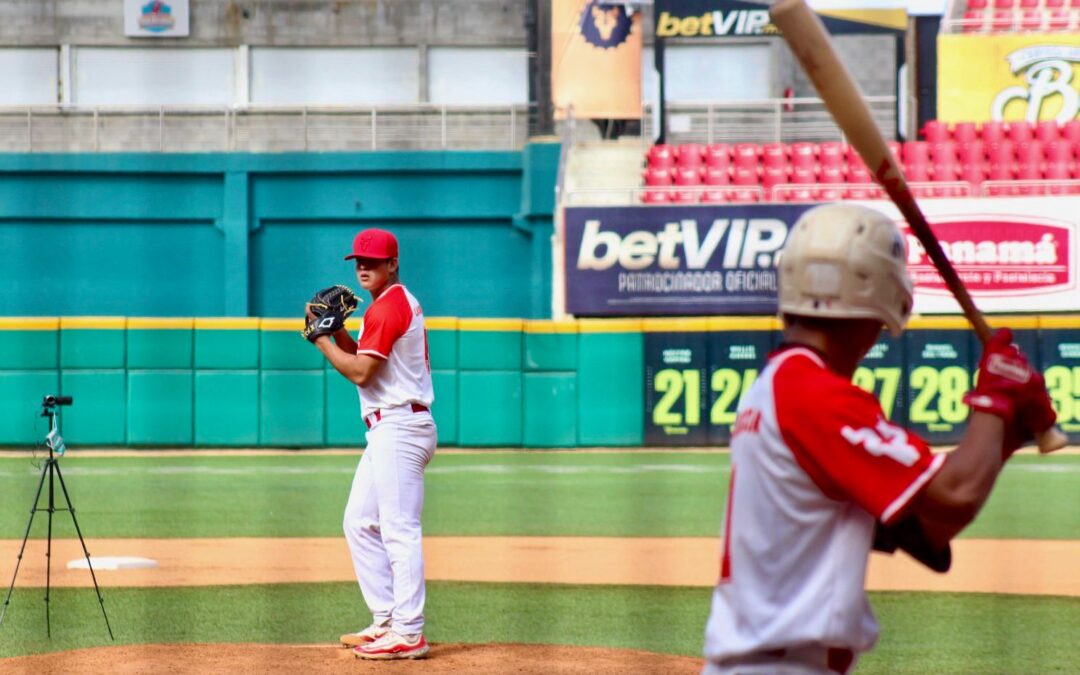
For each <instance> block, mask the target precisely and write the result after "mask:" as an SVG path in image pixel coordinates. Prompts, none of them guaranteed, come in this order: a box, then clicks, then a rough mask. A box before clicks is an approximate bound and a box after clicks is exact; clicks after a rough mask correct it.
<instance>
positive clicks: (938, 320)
mask: <svg viewBox="0 0 1080 675" xmlns="http://www.w3.org/2000/svg"><path fill="white" fill-rule="evenodd" d="M907 327H908V329H920V328H922V329H926V328H937V329H943V330H954V329H957V330H958V329H963V328H968V329H970V328H971V324H969V323H968V321H967V319H965V318H964V317H962V316H913V317H911V320H910V321H908V325H907Z"/></svg>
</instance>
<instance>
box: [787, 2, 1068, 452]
mask: <svg viewBox="0 0 1080 675" xmlns="http://www.w3.org/2000/svg"><path fill="white" fill-rule="evenodd" d="M769 14H770V15H772V20H773V23H774V24H776V27H777V28H779V29H780V31H781V33H782V34H783V36H784V39H785V40H786V41H787V43H788V45H789V46H790V47H791V51H792V53H794V54H795V57H796V58H797V59H798V60H799V63H801V64H802V67H803V70H805V71H806V75H807V76H808V77H809V78H810V81H811V82H813V83H814V88H815V89H817V91H818V94H819V95H820V96H821V100H822V101H823V102H824V103H825V107H826V108H828V110H829V112H830V113H831V114H832V116H833V119H834V120H836V124H837V126H839V127H840V129H841V130H842V131H843V132H844V135H845V136H846V137H847V141H848V143H850V144H851V145H852V146H853V147H854V148H855V150H856V151H858V153H859V156H860V157H862V159H863V161H864V162H866V166H867V167H868V168H869V169H870V171H871V173H873V175H874V178H875V179H877V182H878V183H879V184H880V185H881V187H882V188H884V189H885V193H886V194H888V195H889V199H890V200H892V203H893V204H895V205H896V208H898V209H899V210H900V213H901V214H902V215H903V216H904V219H905V220H906V221H907V223H908V226H909V227H910V228H911V231H912V233H913V234H914V235H915V236H916V237H918V239H919V242H920V243H922V245H923V248H925V249H926V253H927V255H929V256H930V260H931V261H932V262H933V263H934V267H935V268H937V271H938V273H939V274H941V278H942V279H943V280H944V281H945V285H946V286H947V287H948V289H949V291H950V292H951V293H952V294H953V297H955V298H956V301H957V303H959V305H960V308H961V309H962V310H963V312H964V316H965V317H967V320H968V322H969V323H971V327H972V328H973V329H974V330H975V334H976V335H977V336H978V338H979V341H980V342H982V343H983V344H985V343H986V342H987V341H988V340H989V339H990V336H991V334H992V331H991V329H990V326H989V324H987V322H986V319H985V318H984V317H983V315H982V312H980V311H979V309H978V307H976V306H975V302H974V301H973V300H972V299H971V294H970V293H968V290H967V287H965V286H964V282H963V281H962V280H961V279H960V276H959V275H958V274H957V273H956V270H955V269H954V268H953V266H952V263H950V262H949V259H948V258H946V257H945V252H944V251H942V250H941V244H940V243H938V240H937V237H936V236H935V235H934V232H933V230H931V229H930V224H929V223H928V222H927V221H926V216H924V215H923V212H922V209H920V208H919V205H918V203H917V202H916V201H915V197H914V195H912V193H911V189H910V188H909V187H908V184H907V180H906V179H905V178H904V173H903V171H901V169H900V164H899V163H898V162H897V161H896V158H895V157H893V154H892V152H891V151H890V150H889V146H888V145H887V144H886V142H885V137H884V136H883V135H882V133H881V130H880V129H879V128H878V126H877V123H876V122H875V121H874V118H873V116H872V115H871V114H870V108H868V107H867V105H866V102H865V101H864V100H863V97H862V93H861V92H860V91H859V88H858V85H856V84H855V80H854V79H853V78H852V77H851V74H850V73H849V72H848V71H847V68H845V67H844V64H843V63H841V61H840V57H839V56H837V54H836V50H835V49H834V48H833V45H832V41H831V40H830V39H829V34H828V33H827V32H826V31H825V26H824V25H823V24H822V22H821V19H820V18H819V17H818V15H817V14H815V13H814V11H813V10H811V9H810V7H809V6H807V4H806V2H805V0H780V1H779V2H777V3H776V4H775V5H773V6H772V8H771V9H770V10H769ZM1038 442H1039V452H1042V453H1047V452H1053V451H1054V450H1057V449H1059V448H1061V447H1064V446H1065V445H1066V444H1067V442H1068V439H1067V438H1066V436H1065V434H1064V433H1062V432H1061V430H1060V429H1058V428H1057V427H1056V426H1055V427H1050V428H1049V429H1047V430H1046V431H1044V432H1043V433H1042V434H1040V435H1039V438H1038Z"/></svg>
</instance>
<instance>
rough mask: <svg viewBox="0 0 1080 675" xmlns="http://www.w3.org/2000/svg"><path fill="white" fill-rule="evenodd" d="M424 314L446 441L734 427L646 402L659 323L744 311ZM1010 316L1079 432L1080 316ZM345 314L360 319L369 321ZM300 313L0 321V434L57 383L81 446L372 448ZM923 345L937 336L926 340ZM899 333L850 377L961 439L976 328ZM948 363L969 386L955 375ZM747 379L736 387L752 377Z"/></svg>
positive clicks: (5, 439)
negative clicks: (681, 418)
mask: <svg viewBox="0 0 1080 675" xmlns="http://www.w3.org/2000/svg"><path fill="white" fill-rule="evenodd" d="M995 320H997V319H995ZM427 321H428V329H429V330H428V334H429V354H430V358H431V367H432V376H433V381H434V387H435V395H436V400H435V405H434V406H433V414H434V416H435V419H436V422H437V423H438V426H439V443H440V444H441V445H443V446H466V447H504V446H505V447H516V446H523V447H537V448H545V447H582V446H641V445H645V444H647V443H648V444H657V445H665V446H666V445H687V444H691V445H709V444H724V442H725V441H724V440H720V439H718V437H716V436H715V435H714V434H712V433H709V434H703V433H699V434H697V435H696V436H695V435H694V433H693V432H694V431H695V428H694V427H702V426H711V427H722V426H725V425H729V423H730V421H729V422H722V421H721V420H715V421H710V411H712V410H713V409H714V405H713V401H712V399H711V398H709V397H708V396H706V395H705V393H700V392H699V393H698V394H696V395H695V396H694V397H693V400H694V401H696V403H695V405H697V406H698V407H699V409H698V414H697V415H695V416H694V419H695V421H694V422H693V423H689V422H687V423H686V424H685V425H684V426H686V427H687V428H683V429H674V431H678V432H679V434H681V435H674V436H671V437H670V438H666V439H665V438H661V439H660V440H656V437H655V436H654V437H649V436H647V434H648V433H649V431H648V430H649V428H650V425H652V426H655V420H656V413H657V410H658V409H659V407H660V406H663V409H664V411H672V410H679V411H682V410H684V409H688V408H689V406H690V403H689V400H690V398H689V397H688V395H687V392H686V390H683V391H682V393H679V394H678V395H677V396H675V397H674V398H670V397H668V396H666V395H665V396H664V397H663V398H660V397H657V396H652V397H651V398H652V400H651V402H650V400H649V394H651V393H654V392H652V389H653V383H652V382H650V380H649V375H648V369H649V364H650V363H655V362H656V361H657V355H656V354H651V353H650V351H649V350H650V347H649V345H650V343H651V342H652V343H655V342H656V340H655V339H654V338H656V337H658V336H659V337H663V336H668V337H669V338H671V337H672V336H679V337H680V339H682V340H683V341H686V340H689V341H691V342H693V340H694V339H696V337H697V338H701V340H698V342H700V343H701V344H705V339H708V340H712V341H715V342H716V344H718V345H721V346H722V347H723V348H722V349H720V350H719V352H718V353H719V354H721V355H722V354H724V353H726V351H727V347H726V346H727V345H732V344H737V343H743V342H745V341H746V336H745V335H742V336H741V337H740V335H739V331H738V330H733V329H731V328H721V326H724V325H729V324H733V323H736V321H735V320H731V319H728V320H725V319H724V318H722V317H713V318H711V319H700V318H698V319H648V320H640V319H581V320H578V321H567V322H553V321H546V320H522V319H470V318H462V319H456V318H437V317H436V318H429V319H428V320H427ZM747 321H748V319H745V318H743V319H739V320H738V322H741V323H746V322H747ZM770 321H771V320H770V319H763V320H762V321H761V323H763V324H766V323H769V322H770ZM1002 321H1004V323H1008V324H1009V325H1012V326H1013V327H1014V328H1015V329H1016V336H1017V341H1018V342H1019V343H1020V344H1021V345H1022V347H1023V349H1024V351H1025V353H1027V354H1029V355H1030V356H1031V358H1032V361H1033V363H1035V364H1036V365H1037V366H1038V367H1039V368H1040V369H1041V370H1042V371H1043V373H1044V374H1045V376H1046V380H1047V385H1048V388H1049V390H1050V393H1051V398H1052V400H1053V401H1054V405H1055V409H1056V410H1057V412H1058V414H1059V425H1060V427H1061V428H1062V429H1063V430H1064V431H1065V432H1066V433H1068V434H1069V435H1070V438H1071V439H1072V440H1073V442H1076V441H1077V440H1080V316H1072V317H1068V316H1055V317H1023V318H1010V319H1007V320H1002ZM772 323H776V322H775V321H772ZM349 326H350V329H352V330H355V329H356V328H357V327H358V321H357V320H350V324H349ZM301 327H302V321H301V320H300V319H256V318H233V319H229V318H214V319H175V318H174V319H168V318H162V319H153V318H128V319H125V318H109V317H67V318H63V319H57V318H46V317H41V318H19V319H13V318H2V317H0V445H3V446H28V445H32V444H35V443H37V442H39V441H40V440H41V439H42V438H43V437H44V435H45V432H46V431H47V430H46V428H45V421H44V420H43V419H42V418H41V417H40V416H39V413H40V403H41V399H42V397H43V396H45V395H47V394H57V393H59V394H63V395H70V396H74V398H75V404H74V405H73V406H71V407H70V408H64V409H63V416H62V424H63V426H62V431H63V433H64V436H65V438H66V439H67V440H68V442H69V443H70V444H71V445H72V446H73V447H79V446H125V445H127V446H140V447H141V446H172V447H185V446H200V447H220V446H236V447H257V446H268V447H317V446H357V445H361V444H363V441H364V427H363V423H362V422H361V420H360V415H359V403H358V399H357V393H356V388H355V387H354V386H352V385H351V384H350V383H349V382H347V381H346V380H345V379H344V378H343V377H341V376H340V375H339V374H338V373H337V372H336V371H334V370H333V369H332V368H330V367H328V365H327V364H326V362H325V360H324V359H323V358H322V356H321V355H320V354H319V352H318V350H316V349H315V348H314V347H312V346H311V345H309V344H308V343H307V342H306V341H305V340H303V339H302V338H301V336H300V335H299V332H300V329H301ZM755 330H759V331H766V332H768V331H774V330H775V327H771V326H765V325H763V326H759V327H758V328H756V329H755ZM743 332H744V333H745V330H744V331H743ZM695 336H696V337H695ZM772 337H773V338H774V339H773V341H775V338H776V337H777V336H776V335H772ZM929 343H934V344H935V345H936V347H937V348H936V349H934V350H929V351H927V350H926V349H925V348H924V347H925V345H926V344H929ZM661 346H662V345H661ZM893 347H894V349H895V352H894V354H895V357H896V358H895V360H893V361H891V362H889V363H888V364H885V363H876V362H874V360H873V358H872V357H871V358H868V360H867V361H866V362H864V364H863V365H864V366H865V368H861V369H860V370H865V371H866V372H865V373H859V372H857V373H856V378H855V380H856V383H858V384H860V386H867V387H868V388H869V387H872V388H873V389H874V391H875V392H876V393H877V395H878V396H879V397H880V398H881V400H882V401H884V402H885V406H886V408H887V410H886V413H887V414H889V415H890V416H891V417H892V418H893V419H895V420H897V421H898V422H900V423H901V424H904V425H905V426H908V427H910V428H912V429H913V430H915V431H916V432H917V433H919V434H920V435H922V436H923V437H925V438H927V439H929V440H932V441H934V442H938V443H951V442H955V441H956V440H957V439H958V438H959V436H960V434H962V432H963V425H964V422H965V421H966V417H967V413H966V408H965V409H963V410H960V409H959V408H958V403H957V402H958V401H960V400H961V397H962V394H963V392H964V391H965V390H966V389H967V387H968V386H969V383H970V382H971V380H972V372H973V369H974V363H975V360H974V355H975V353H976V352H977V351H978V348H977V346H976V345H974V344H973V338H972V336H971V333H970V331H969V330H967V328H966V325H965V324H964V323H963V321H962V320H961V319H959V318H956V317H940V318H933V319H917V320H915V321H913V325H912V327H911V329H910V330H908V331H907V332H906V333H905V334H904V336H903V338H902V339H901V340H899V341H897V342H895V343H894V344H893ZM950 347H952V348H955V349H954V351H955V353H956V354H957V356H956V357H952V356H950V357H948V358H947V359H945V360H943V361H942V362H941V363H940V364H934V363H933V360H932V359H931V361H929V362H927V360H926V358H924V355H925V354H931V355H936V354H942V353H944V352H948V351H949V348H950ZM655 348H656V345H655V344H654V345H653V347H652V349H655ZM714 351H715V350H714ZM965 355H966V356H965ZM761 356H762V357H763V356H764V350H763V351H762V353H761ZM935 358H936V357H935ZM744 366H745V367H748V368H754V369H757V368H760V359H755V360H754V361H753V362H747V363H745V364H742V365H740V364H737V363H722V362H721V361H715V360H714V361H713V362H708V363H705V362H702V364H701V366H700V367H701V368H703V369H704V371H705V372H703V373H701V374H700V375H699V376H698V377H697V378H696V380H695V381H697V382H699V383H702V386H703V387H708V386H711V385H708V384H707V383H711V382H715V379H714V378H713V377H711V375H712V373H713V372H714V371H715V370H716V369H717V368H720V367H724V368H737V367H738V368H741V367H744ZM654 367H655V366H654ZM679 369H680V372H683V371H684V370H685V368H684V367H683V366H679ZM950 369H951V370H954V371H957V373H959V374H961V375H962V379H963V382H962V383H957V382H952V383H951V384H950V381H951V380H952V379H955V378H951V377H948V376H947V375H948V372H947V371H949V370H950ZM960 371H963V372H962V373H960ZM755 372H756V370H755ZM739 380H740V382H741V383H742V384H741V385H740V386H743V385H746V383H748V382H749V381H750V380H748V379H747V378H745V377H743V378H739ZM725 386H726V385H725ZM746 386H748V385H746ZM663 393H666V392H663ZM735 402H736V400H735V399H734V398H732V399H730V401H729V403H730V404H732V405H733V404H734V403H735ZM729 407H731V406H730V405H729ZM953 413H955V414H956V419H952V418H951V415H953ZM946 423H948V424H947V425H946ZM727 428H728V430H729V427H727ZM712 431H717V429H710V432H712ZM725 438H726V437H725Z"/></svg>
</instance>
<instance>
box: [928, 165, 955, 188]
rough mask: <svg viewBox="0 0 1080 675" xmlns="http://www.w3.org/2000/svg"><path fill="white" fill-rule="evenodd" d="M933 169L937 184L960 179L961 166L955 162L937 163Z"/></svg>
mask: <svg viewBox="0 0 1080 675" xmlns="http://www.w3.org/2000/svg"><path fill="white" fill-rule="evenodd" d="M931 169H932V175H933V177H934V180H935V181H936V182H939V183H940V182H942V181H955V180H959V179H960V165H959V164H956V163H955V162H935V163H934V165H933V166H932V167H931Z"/></svg>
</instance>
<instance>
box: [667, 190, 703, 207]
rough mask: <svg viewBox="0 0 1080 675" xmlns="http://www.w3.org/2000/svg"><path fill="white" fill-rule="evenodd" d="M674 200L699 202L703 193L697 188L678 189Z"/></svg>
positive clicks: (677, 202) (685, 202)
mask: <svg viewBox="0 0 1080 675" xmlns="http://www.w3.org/2000/svg"><path fill="white" fill-rule="evenodd" d="M672 201H673V202H675V203H676V204H697V203H698V202H700V201H701V193H700V192H698V191H696V190H676V191H675V195H674V198H673V199H672Z"/></svg>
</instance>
